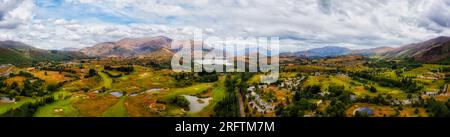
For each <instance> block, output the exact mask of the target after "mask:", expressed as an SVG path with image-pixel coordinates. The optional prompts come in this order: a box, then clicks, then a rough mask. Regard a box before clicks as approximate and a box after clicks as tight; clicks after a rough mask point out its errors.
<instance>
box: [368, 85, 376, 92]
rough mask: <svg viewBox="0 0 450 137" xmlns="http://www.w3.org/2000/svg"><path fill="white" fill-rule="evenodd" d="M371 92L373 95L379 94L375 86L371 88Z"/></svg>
mask: <svg viewBox="0 0 450 137" xmlns="http://www.w3.org/2000/svg"><path fill="white" fill-rule="evenodd" d="M369 91H370V92H372V93H376V92H377V88H375V87H374V86H370V89H369Z"/></svg>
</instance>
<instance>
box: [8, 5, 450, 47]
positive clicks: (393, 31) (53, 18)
mask: <svg viewBox="0 0 450 137" xmlns="http://www.w3.org/2000/svg"><path fill="white" fill-rule="evenodd" d="M0 3H1V4H0V17H1V18H0V29H2V28H10V29H9V30H5V33H4V34H2V35H0V39H7V38H14V39H16V40H19V41H26V42H29V44H33V45H36V46H39V47H41V48H62V47H66V46H75V47H84V46H91V45H94V44H96V43H99V42H104V41H115V40H118V39H121V38H125V37H150V36H158V35H165V36H168V37H174V38H177V37H183V35H187V34H189V33H190V32H191V31H192V30H203V31H204V32H205V35H206V36H218V37H222V38H225V37H229V36H232V37H252V36H278V37H281V38H282V40H281V42H282V43H281V44H282V46H284V47H285V48H282V50H288V51H291V50H302V49H309V48H313V47H320V46H345V47H350V48H370V47H375V46H400V45H404V44H408V43H412V42H418V41H422V40H426V39H430V38H433V37H436V36H440V35H450V26H449V24H450V23H449V22H450V1H448V0H365V1H361V0H346V1H338V0H301V1H299V0H283V1H277V0H227V1H216V0H193V1H185V0H167V1H159V0H66V1H65V3H64V4H63V5H62V6H61V7H64V10H62V11H66V10H67V13H66V12H61V13H54V14H50V13H51V12H52V11H47V12H37V13H39V15H38V16H39V17H40V18H39V19H33V14H32V13H33V12H32V10H31V9H32V8H33V7H34V6H33V3H32V2H30V0H22V1H10V0H0ZM8 5H14V6H8ZM49 5H52V4H49ZM37 9H38V10H39V11H46V10H50V9H45V8H42V7H37ZM74 9H75V10H77V11H78V12H80V13H79V15H77V14H74V13H72V12H71V11H70V10H74ZM60 11H61V10H60ZM18 13H24V14H18ZM69 13H70V14H69ZM65 14H68V15H65ZM30 20H32V21H30ZM118 20H119V21H118ZM120 20H125V22H127V23H123V22H120ZM11 24H14V25H11ZM2 31H3V30H2ZM34 36H37V37H34Z"/></svg>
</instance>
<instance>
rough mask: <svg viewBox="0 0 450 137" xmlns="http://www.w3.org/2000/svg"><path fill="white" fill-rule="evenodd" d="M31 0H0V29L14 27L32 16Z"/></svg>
mask: <svg viewBox="0 0 450 137" xmlns="http://www.w3.org/2000/svg"><path fill="white" fill-rule="evenodd" d="M32 9H33V2H32V1H31V0H0V29H2V28H3V29H14V28H16V27H17V26H18V25H21V24H25V23H27V22H28V21H30V20H31V19H32V17H33V13H32Z"/></svg>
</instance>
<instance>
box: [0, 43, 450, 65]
mask: <svg viewBox="0 0 450 137" xmlns="http://www.w3.org/2000/svg"><path fill="white" fill-rule="evenodd" d="M193 43H194V42H193V41H189V40H186V41H174V40H172V39H170V38H168V37H164V36H157V37H149V38H125V39H122V40H119V41H116V42H103V43H99V44H96V45H94V46H92V47H86V48H82V49H75V48H65V49H63V50H43V49H38V48H34V47H32V46H29V45H26V44H24V43H21V42H16V41H0V63H1V64H7V63H10V64H16V65H20V64H22V65H26V64H30V63H31V62H33V61H45V60H70V59H79V58H88V57H138V58H148V59H152V60H157V62H167V61H170V59H171V57H172V56H173V55H174V54H175V52H176V51H177V50H176V49H175V50H174V49H172V48H171V47H170V46H171V45H172V44H173V45H175V47H178V48H179V47H180V45H183V44H193ZM196 46H199V45H196ZM449 49H450V37H445V36H441V37H437V38H434V39H430V40H427V41H424V42H420V43H413V44H408V45H405V46H401V47H399V48H391V47H377V48H373V49H363V50H351V49H348V48H344V47H338V46H325V47H320V48H314V49H309V50H305V51H298V52H286V53H280V56H283V57H300V58H322V57H336V56H342V55H360V56H375V55H376V56H379V57H382V58H385V59H390V58H413V59H415V60H416V61H419V62H424V63H440V62H450V61H449V60H450V59H449V57H450V52H449Z"/></svg>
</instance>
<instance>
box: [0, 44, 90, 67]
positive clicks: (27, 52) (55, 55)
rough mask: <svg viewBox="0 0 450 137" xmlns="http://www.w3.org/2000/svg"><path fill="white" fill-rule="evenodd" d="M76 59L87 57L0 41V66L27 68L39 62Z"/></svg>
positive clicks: (75, 53) (78, 53) (69, 52)
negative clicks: (12, 65)
mask: <svg viewBox="0 0 450 137" xmlns="http://www.w3.org/2000/svg"><path fill="white" fill-rule="evenodd" d="M78 58H87V56H86V55H85V54H83V53H81V52H75V51H58V50H43V49H38V48H34V47H32V46H29V45H26V44H24V43H21V42H16V41H0V64H14V65H17V66H27V65H31V64H32V63H33V62H39V61H51V60H52V61H62V60H71V59H78Z"/></svg>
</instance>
